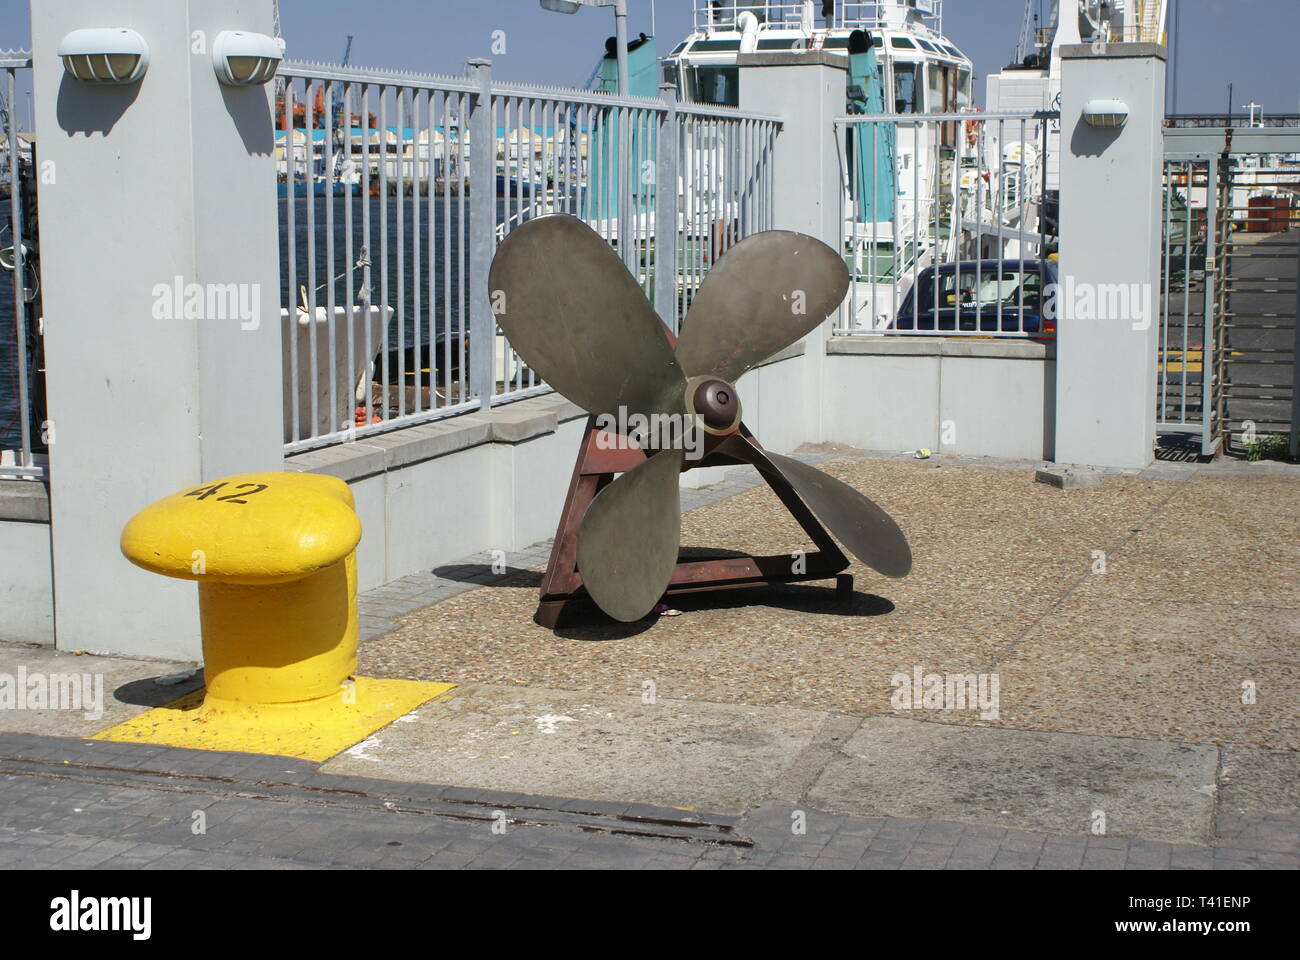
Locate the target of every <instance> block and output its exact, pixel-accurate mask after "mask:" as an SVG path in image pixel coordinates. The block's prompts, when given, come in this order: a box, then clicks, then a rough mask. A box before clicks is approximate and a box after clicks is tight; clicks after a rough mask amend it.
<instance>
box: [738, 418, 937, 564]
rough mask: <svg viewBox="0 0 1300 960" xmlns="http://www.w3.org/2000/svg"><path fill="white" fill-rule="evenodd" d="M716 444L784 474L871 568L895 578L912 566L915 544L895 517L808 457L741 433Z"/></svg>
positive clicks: (739, 456) (827, 525)
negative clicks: (786, 453)
mask: <svg viewBox="0 0 1300 960" xmlns="http://www.w3.org/2000/svg"><path fill="white" fill-rule="evenodd" d="M718 450H726V451H727V453H729V454H731V455H732V456H735V457H737V458H739V459H743V460H746V461H747V462H749V463H752V464H753V465H754V466H755V467H758V468H759V469H764V468H766V469H768V470H772V471H774V472H776V473H778V474H780V475H781V476H783V477H785V479H786V480H787V481H789V483H790V486H792V487H794V491H795V493H797V494H799V497H800V499H801V500H803V502H804V503H806V504H807V505H808V508H809V509H810V510H812V512H813V513H815V514H816V515H817V519H818V520H820V521H821V522H822V523H824V524H825V525H826V527H827V529H828V530H830V532H831V533H833V534H835V536H836V537H837V538H838V539H839V541H840V542H841V543H842V544H844V546H846V547H848V549H849V552H850V553H852V554H853V555H854V556H855V557H857V558H858V559H859V560H861V561H862V562H863V563H865V564H866V565H867V566H869V567H870V568H871V569H872V570H875V571H876V572H877V573H883V574H884V575H885V576H887V577H895V578H898V577H905V576H907V575H908V574H909V573H911V572H912V548H911V547H909V546H908V545H907V537H905V536H904V535H903V531H902V530H900V529H899V528H898V524H897V523H895V522H894V519H893V517H891V516H890V515H889V514H887V513H886V512H885V511H884V510H882V509H881V508H880V507H878V506H877V505H876V504H874V503H872V502H871V501H870V500H868V499H867V498H866V497H864V496H863V495H862V494H860V493H858V491H857V490H854V489H853V488H852V487H850V486H849V485H848V484H847V483H844V482H843V481H841V480H836V479H835V478H834V477H832V476H831V475H830V474H828V473H823V472H822V471H820V470H818V469H817V468H816V467H810V466H808V464H806V463H800V462H799V461H798V460H792V459H790V458H789V457H782V456H780V455H778V454H775V453H768V452H767V451H765V450H760V449H758V448H757V447H755V446H754V445H753V444H752V443H750V442H749V441H747V440H745V439H744V438H742V437H731V438H730V439H728V440H727V441H726V442H724V443H722V444H720V445H719V446H718Z"/></svg>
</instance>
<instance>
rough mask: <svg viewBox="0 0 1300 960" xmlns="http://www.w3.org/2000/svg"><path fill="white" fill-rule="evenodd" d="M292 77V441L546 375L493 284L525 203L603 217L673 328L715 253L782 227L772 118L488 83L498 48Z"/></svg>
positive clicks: (509, 388) (285, 138) (284, 152)
mask: <svg viewBox="0 0 1300 960" xmlns="http://www.w3.org/2000/svg"><path fill="white" fill-rule="evenodd" d="M281 78H282V85H283V90H284V94H283V98H282V102H281V103H279V104H278V105H277V114H276V131H277V132H276V138H277V143H278V144H279V146H278V147H277V157H278V158H279V163H280V176H279V181H280V182H279V187H278V189H279V192H280V201H279V203H280V213H281V215H280V224H281V252H282V263H283V269H282V277H283V284H284V289H283V291H282V293H283V303H284V310H283V312H282V323H283V326H284V331H285V346H284V349H285V361H284V375H285V384H286V388H285V411H284V413H285V443H286V450H287V451H288V452H295V451H298V450H303V449H308V448H311V447H315V446H321V445H324V444H328V443H334V442H339V441H341V440H347V439H351V438H354V437H357V436H363V435H365V434H368V433H374V432H380V431H384V430H390V429H394V428H396V427H400V426H407V425H411V424H415V423H419V422H423V421H426V420H431V419H434V418H437V417H442V416H447V415H450V414H454V413H458V412H463V411H466V410H471V409H479V408H485V407H487V406H490V405H492V404H495V403H501V402H505V401H509V400H514V399H518V398H521V397H525V396H529V395H532V394H535V393H538V392H543V391H547V390H549V388H548V387H547V386H546V385H545V384H543V383H541V382H539V381H538V379H537V378H536V375H535V374H534V373H533V372H532V371H531V370H529V369H528V368H527V367H526V366H525V365H524V364H523V363H522V362H521V361H520V359H519V358H518V356H517V355H516V354H515V353H514V352H513V351H512V350H511V349H510V346H509V344H508V343H507V342H506V339H505V337H504V335H503V334H502V333H501V331H500V330H499V329H497V327H496V324H495V321H494V319H493V317H492V313H491V304H490V302H489V300H488V291H487V288H486V284H485V282H484V278H485V277H486V274H487V269H488V266H489V265H490V263H491V259H492V256H493V252H494V250H495V246H496V244H497V243H498V242H500V240H501V239H502V238H503V237H504V236H505V235H506V234H508V233H509V231H511V230H512V229H514V228H515V227H516V226H518V225H519V224H521V223H523V222H525V221H527V220H528V219H529V218H531V217H535V216H540V215H544V214H549V213H559V212H562V213H569V214H573V215H575V216H578V217H581V218H582V219H584V220H585V221H586V222H588V223H589V224H591V226H592V227H593V228H594V229H596V230H597V231H598V232H599V233H600V234H601V235H602V236H604V237H605V238H606V239H607V240H608V241H609V242H610V243H611V244H612V245H613V246H614V247H615V248H616V249H617V250H618V252H619V254H620V256H621V258H622V260H623V262H624V264H625V265H626V266H627V267H628V269H629V271H631V272H632V273H633V275H634V276H636V277H637V278H638V280H639V281H640V282H641V284H642V287H643V289H645V291H646V295H647V296H648V297H649V298H650V299H651V300H652V301H653V302H654V304H655V306H656V308H657V309H658V310H659V312H660V315H661V316H662V317H663V319H664V321H665V322H666V323H667V324H668V325H669V326H670V327H672V328H673V329H674V330H675V329H677V326H678V324H679V323H680V321H681V318H682V317H683V316H684V315H685V312H686V310H687V309H688V307H689V304H690V300H691V297H692V296H693V295H694V291H695V289H696V288H697V287H698V285H699V283H700V281H701V280H702V279H703V277H704V275H705V273H706V272H707V270H708V265H709V263H710V261H711V260H712V259H713V258H715V257H716V256H718V255H719V254H720V253H721V252H722V251H724V250H725V249H726V248H727V247H729V246H730V245H731V244H733V243H735V242H736V241H737V240H739V239H741V238H743V237H745V236H748V235H749V234H751V233H755V232H758V231H761V230H764V229H768V228H769V227H770V225H771V210H772V188H773V179H772V164H771V152H772V146H773V143H774V138H775V137H776V135H777V132H778V130H779V122H778V121H776V120H774V119H771V118H766V117H759V116H752V115H748V114H742V113H740V112H738V111H735V110H731V109H727V108H713V107H697V106H694V105H691V106H685V105H678V104H676V103H674V102H670V101H666V100H654V99H640V98H630V99H622V98H618V99H616V98H612V97H609V96H605V95H602V94H598V93H592V92H588V91H576V90H566V89H559V88H542V87H527V86H521V85H514V84H502V83H494V82H493V80H492V77H491V67H490V65H489V64H488V63H487V62H486V61H473V62H471V64H470V68H469V71H468V73H467V75H466V76H464V77H438V76H422V75H412V74H404V73H383V72H375V71H367V70H360V69H353V68H341V67H335V66H324V65H311V64H299V63H290V64H286V65H285V66H284V68H283V69H282V70H281ZM483 144H487V147H486V149H484V148H483V147H482V145H483ZM661 198H664V199H666V200H667V202H660V199H661Z"/></svg>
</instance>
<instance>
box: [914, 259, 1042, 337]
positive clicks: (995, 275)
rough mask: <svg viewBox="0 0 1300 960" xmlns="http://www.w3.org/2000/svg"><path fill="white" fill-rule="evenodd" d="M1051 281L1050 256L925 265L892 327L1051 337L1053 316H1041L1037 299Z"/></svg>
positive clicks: (1040, 308)
mask: <svg viewBox="0 0 1300 960" xmlns="http://www.w3.org/2000/svg"><path fill="white" fill-rule="evenodd" d="M959 268H960V270H959ZM1056 283H1057V273H1056V263H1055V262H1053V261H1051V260H1025V261H1024V262H1023V263H1022V262H1021V261H1020V260H971V261H965V262H962V263H960V264H958V263H945V264H941V265H940V266H938V267H927V268H926V269H925V270H922V271H921V273H920V276H918V277H917V280H916V283H915V284H914V285H913V287H912V289H911V290H909V291H908V293H907V296H906V297H904V298H903V303H902V306H901V307H900V308H899V310H898V316H897V317H896V318H895V319H894V329H895V330H903V331H907V330H938V331H943V330H954V331H957V330H966V331H970V332H975V331H980V332H982V333H1004V334H1005V333H1021V334H1024V335H1025V336H1027V337H1030V338H1032V339H1036V340H1053V339H1055V338H1056V317H1055V315H1054V314H1053V316H1050V317H1045V316H1043V313H1044V310H1043V304H1044V300H1045V299H1047V297H1046V293H1045V292H1046V291H1048V290H1049V288H1052V289H1054V288H1055V285H1056ZM1049 312H1050V311H1049Z"/></svg>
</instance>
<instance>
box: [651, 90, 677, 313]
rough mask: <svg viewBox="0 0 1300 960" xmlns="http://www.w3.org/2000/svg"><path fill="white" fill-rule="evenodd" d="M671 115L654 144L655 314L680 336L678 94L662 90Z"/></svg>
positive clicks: (661, 126) (667, 114)
mask: <svg viewBox="0 0 1300 960" xmlns="http://www.w3.org/2000/svg"><path fill="white" fill-rule="evenodd" d="M659 92H660V95H661V96H662V97H663V99H664V100H665V101H667V103H668V112H667V113H666V114H665V115H664V119H663V123H661V124H660V125H659V136H658V137H657V138H656V140H655V312H657V313H658V314H659V317H660V319H662V320H663V321H664V322H665V323H666V324H668V326H669V327H671V328H672V331H673V333H677V332H678V331H677V326H678V324H677V302H676V301H677V148H678V145H679V143H680V140H681V136H680V133H679V130H680V128H679V126H678V119H677V91H676V88H675V87H673V85H672V84H664V85H663V86H661V87H660V88H659Z"/></svg>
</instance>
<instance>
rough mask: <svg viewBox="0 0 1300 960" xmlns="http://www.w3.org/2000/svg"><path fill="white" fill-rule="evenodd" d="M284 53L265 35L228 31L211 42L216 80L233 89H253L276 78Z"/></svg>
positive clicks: (273, 40) (272, 39)
mask: <svg viewBox="0 0 1300 960" xmlns="http://www.w3.org/2000/svg"><path fill="white" fill-rule="evenodd" d="M283 59H284V51H283V50H282V49H281V48H280V45H279V44H278V43H276V41H275V39H274V38H272V37H268V36H267V35H266V34H264V33H247V32H245V31H243V30H226V31H223V32H222V33H219V34H217V39H216V40H215V41H213V43H212V65H213V67H214V68H215V69H216V71H217V79H218V80H220V81H221V82H222V83H224V84H226V85H227V86H231V87H254V86H258V85H260V84H263V83H266V82H267V81H268V80H270V79H271V78H272V77H274V76H275V72H276V70H278V69H279V68H280V61H281V60H283Z"/></svg>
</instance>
